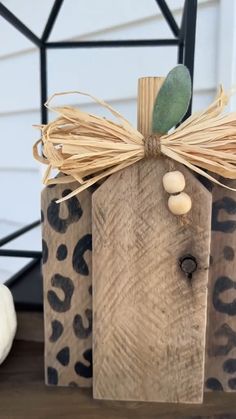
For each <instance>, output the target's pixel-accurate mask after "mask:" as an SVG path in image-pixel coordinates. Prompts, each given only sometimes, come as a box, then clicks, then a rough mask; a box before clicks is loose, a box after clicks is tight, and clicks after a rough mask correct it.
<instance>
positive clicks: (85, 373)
mask: <svg viewBox="0 0 236 419" xmlns="http://www.w3.org/2000/svg"><path fill="white" fill-rule="evenodd" d="M83 357H84V359H85V360H86V361H88V363H89V366H87V365H85V364H83V363H82V362H77V363H76V364H75V372H76V374H78V375H80V376H81V377H84V378H91V377H92V376H93V366H92V365H93V364H92V349H87V350H86V351H85V352H84V353H83Z"/></svg>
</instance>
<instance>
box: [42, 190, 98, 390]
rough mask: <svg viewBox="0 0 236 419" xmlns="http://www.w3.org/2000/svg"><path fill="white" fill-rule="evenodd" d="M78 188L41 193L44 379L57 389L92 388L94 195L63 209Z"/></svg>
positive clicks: (71, 201) (84, 194)
mask: <svg viewBox="0 0 236 419" xmlns="http://www.w3.org/2000/svg"><path fill="white" fill-rule="evenodd" d="M74 186H75V184H73V183H72V184H69V185H66V186H65V185H64V186H63V185H56V186H55V187H48V188H45V189H44V190H43V192H42V212H43V223H42V236H43V280H44V324H45V375H46V383H47V384H53V385H62V386H66V385H72V384H73V383H74V384H75V385H79V386H81V387H83V386H85V387H88V386H91V384H92V359H91V357H92V348H91V347H92V338H91V334H92V296H91V293H92V278H91V274H92V272H91V270H92V268H91V265H92V255H91V250H92V248H91V246H92V238H91V193H90V192H89V191H84V192H82V193H81V194H80V196H79V197H74V198H71V199H70V200H68V201H65V202H63V203H61V204H56V203H55V201H56V200H57V199H58V198H60V197H62V196H65V195H66V194H67V193H68V192H69V190H73V189H74Z"/></svg>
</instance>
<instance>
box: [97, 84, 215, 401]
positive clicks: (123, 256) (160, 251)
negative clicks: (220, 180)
mask: <svg viewBox="0 0 236 419" xmlns="http://www.w3.org/2000/svg"><path fill="white" fill-rule="evenodd" d="M161 82H162V80H160V79H158V78H148V79H141V81H140V84H139V112H138V115H139V129H140V131H142V132H143V134H144V135H146V134H148V133H149V132H150V120H151V111H152V107H153V102H154V99H155V96H156V94H157V91H158V88H159V87H160V84H161ZM167 111H168V110H167ZM172 167H174V168H175V169H178V170H181V171H182V172H183V173H184V175H185V178H186V192H187V193H188V194H189V195H190V196H191V198H192V202H193V207H192V210H191V212H190V213H189V214H188V216H186V218H185V219H184V220H183V219H181V218H179V217H177V216H174V215H172V214H171V213H170V212H169V210H168V208H167V200H168V195H167V194H166V193H165V192H164V191H163V186H162V177H163V175H164V174H165V173H166V172H167V171H168V170H169V168H170V163H169V161H168V160H167V159H164V158H162V159H160V160H158V161H157V160H154V159H150V160H148V161H147V160H146V161H142V162H140V163H137V164H135V165H134V166H132V167H129V168H127V169H125V170H123V171H121V172H118V173H116V174H114V175H113V176H111V177H110V178H109V179H108V180H107V181H106V182H104V183H103V185H102V186H100V188H99V189H98V190H97V191H96V192H95V193H94V194H93V200H92V201H93V202H92V210H93V215H92V222H93V313H94V329H93V331H94V332H93V356H94V369H93V371H94V382H93V386H94V397H95V398H98V399H116V400H137V401H138V400H140V401H162V402H181V403H185V402H188V403H200V402H202V398H203V387H204V362H205V333H206V311H207V283H208V267H209V250H210V249H209V247H210V219H211V194H210V193H209V192H208V191H207V190H206V189H205V188H204V187H203V186H202V185H201V184H200V183H199V182H198V181H197V180H196V179H195V177H194V176H193V175H192V174H191V173H190V172H189V171H188V170H186V169H185V168H184V167H182V166H180V165H178V164H173V166H172ZM189 265H190V266H192V265H194V267H196V270H195V271H194V272H193V273H192V275H191V274H190V273H189V274H188V275H187V274H186V271H188V272H189V270H188V269H189ZM193 270H194V269H193Z"/></svg>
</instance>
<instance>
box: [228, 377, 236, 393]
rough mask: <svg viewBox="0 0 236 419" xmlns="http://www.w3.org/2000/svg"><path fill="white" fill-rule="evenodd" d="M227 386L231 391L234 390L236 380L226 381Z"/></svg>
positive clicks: (235, 388)
mask: <svg viewBox="0 0 236 419" xmlns="http://www.w3.org/2000/svg"><path fill="white" fill-rule="evenodd" d="M228 386H229V388H231V390H236V378H230V379H229V381H228Z"/></svg>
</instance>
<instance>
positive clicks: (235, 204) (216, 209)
mask: <svg viewBox="0 0 236 419" xmlns="http://www.w3.org/2000/svg"><path fill="white" fill-rule="evenodd" d="M221 210H223V211H226V213H227V214H230V215H234V214H236V201H235V200H234V199H232V198H230V197H228V196H225V197H224V198H222V199H219V200H218V201H215V202H213V204H212V230H213V231H222V232H223V233H233V232H234V231H235V230H236V221H234V220H226V221H219V220H218V216H219V213H220V211H221Z"/></svg>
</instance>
